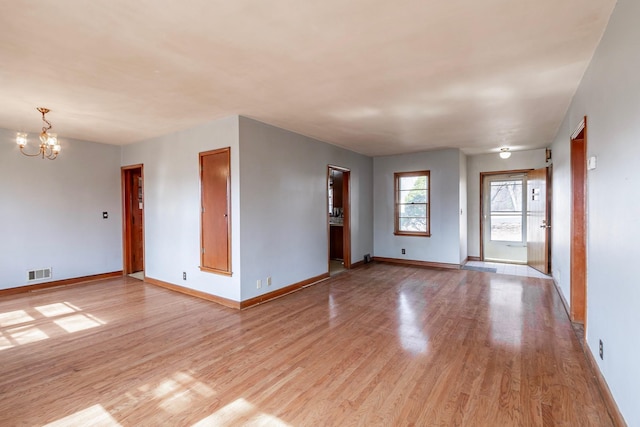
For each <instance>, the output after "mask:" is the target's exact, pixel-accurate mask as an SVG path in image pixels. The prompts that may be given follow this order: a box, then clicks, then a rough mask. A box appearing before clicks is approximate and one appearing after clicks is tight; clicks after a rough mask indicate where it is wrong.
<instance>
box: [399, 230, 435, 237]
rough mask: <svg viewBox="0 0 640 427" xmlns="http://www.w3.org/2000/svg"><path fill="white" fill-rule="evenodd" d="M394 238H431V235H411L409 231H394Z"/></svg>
mask: <svg viewBox="0 0 640 427" xmlns="http://www.w3.org/2000/svg"><path fill="white" fill-rule="evenodd" d="M393 234H394V235H396V236H414V237H431V233H412V232H410V231H394V232H393Z"/></svg>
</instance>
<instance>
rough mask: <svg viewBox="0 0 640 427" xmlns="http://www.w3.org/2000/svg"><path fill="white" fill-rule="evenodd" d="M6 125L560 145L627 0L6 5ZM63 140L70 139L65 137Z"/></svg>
mask: <svg viewBox="0 0 640 427" xmlns="http://www.w3.org/2000/svg"><path fill="white" fill-rule="evenodd" d="M0 1H2V5H1V9H0V127H2V128H7V129H13V130H24V131H29V132H37V131H38V130H39V128H40V126H41V121H40V115H39V113H38V112H37V111H36V107H40V106H42V107H47V108H50V109H51V110H52V111H51V113H49V115H48V116H47V118H49V119H50V121H51V122H52V123H53V126H54V129H53V130H54V131H56V132H57V133H58V134H59V138H60V139H61V140H62V141H64V138H65V137H66V138H77V139H83V140H88V141H97V142H104V143H109V144H128V143H132V142H136V141H140V140H142V139H146V138H150V137H154V136H159V135H163V134H167V133H170V132H173V131H176V130H180V129H184V128H188V127H191V126H195V125H198V124H200V123H204V122H208V121H211V120H214V119H218V118H222V117H226V116H229V115H234V114H240V115H245V116H248V117H252V118H255V119H257V120H260V121H263V122H266V123H269V124H273V125H275V126H279V127H282V128H285V129H289V130H292V131H295V132H299V133H302V134H304V135H308V136H312V137H315V138H318V139H320V140H323V141H326V142H329V143H332V144H335V145H339V146H342V147H346V148H349V149H351V150H354V151H357V152H360V153H364V154H368V155H385V154H397V153H408V152H416V151H422V150H430V149H436V148H443V147H458V148H461V149H463V150H464V151H465V152H467V153H479V152H489V151H492V150H493V151H497V149H498V147H500V146H502V145H505V146H511V147H512V148H513V149H516V150H518V149H529V148H541V147H545V146H548V145H549V144H550V143H551V141H552V139H553V137H554V135H555V133H556V131H557V129H558V127H559V125H560V122H561V120H562V119H563V116H564V114H565V112H566V109H567V107H568V105H569V102H570V100H571V97H572V96H573V94H574V92H575V90H576V88H577V86H578V83H579V82H580V79H581V78H582V75H583V74H584V71H585V69H586V67H587V65H588V63H589V61H590V59H591V56H592V54H593V52H594V50H595V47H596V45H597V43H598V41H599V40H600V37H601V35H602V33H603V31H604V28H605V26H606V23H607V20H608V18H609V16H610V14H611V12H612V10H613V7H614V6H615V0H395V1H389V0H340V1H338V0H322V1H312V0H307V1H304V0H274V1H264V0H182V1H177V0H173V1H169V0H155V1H148V0H135V1H132V0H92V1H87V0H57V1H33V0H31V1H26V0H0ZM63 143H64V142H63Z"/></svg>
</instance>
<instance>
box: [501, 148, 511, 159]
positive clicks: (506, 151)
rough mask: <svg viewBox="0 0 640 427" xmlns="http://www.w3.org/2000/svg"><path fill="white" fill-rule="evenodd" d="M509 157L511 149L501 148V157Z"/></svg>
mask: <svg viewBox="0 0 640 427" xmlns="http://www.w3.org/2000/svg"><path fill="white" fill-rule="evenodd" d="M509 157H511V151H509V148H506V147H505V148H501V149H500V158H501V159H508V158H509Z"/></svg>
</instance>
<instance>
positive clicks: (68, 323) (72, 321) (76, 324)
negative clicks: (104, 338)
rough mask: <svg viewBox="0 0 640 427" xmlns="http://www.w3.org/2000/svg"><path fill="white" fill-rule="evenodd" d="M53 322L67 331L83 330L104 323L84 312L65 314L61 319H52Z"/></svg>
mask: <svg viewBox="0 0 640 427" xmlns="http://www.w3.org/2000/svg"><path fill="white" fill-rule="evenodd" d="M53 323H55V324H56V325H58V326H60V327H61V328H62V329H64V330H65V331H67V332H69V333H73V332H78V331H84V330H85V329H91V328H96V327H98V326H102V325H104V322H103V321H101V320H100V319H98V318H96V317H94V316H92V315H90V314H84V313H81V314H75V315H73V316H66V317H63V318H61V319H58V320H54V321H53Z"/></svg>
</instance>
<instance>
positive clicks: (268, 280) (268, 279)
mask: <svg viewBox="0 0 640 427" xmlns="http://www.w3.org/2000/svg"><path fill="white" fill-rule="evenodd" d="M267 286H271V276H269V277H267Z"/></svg>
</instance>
